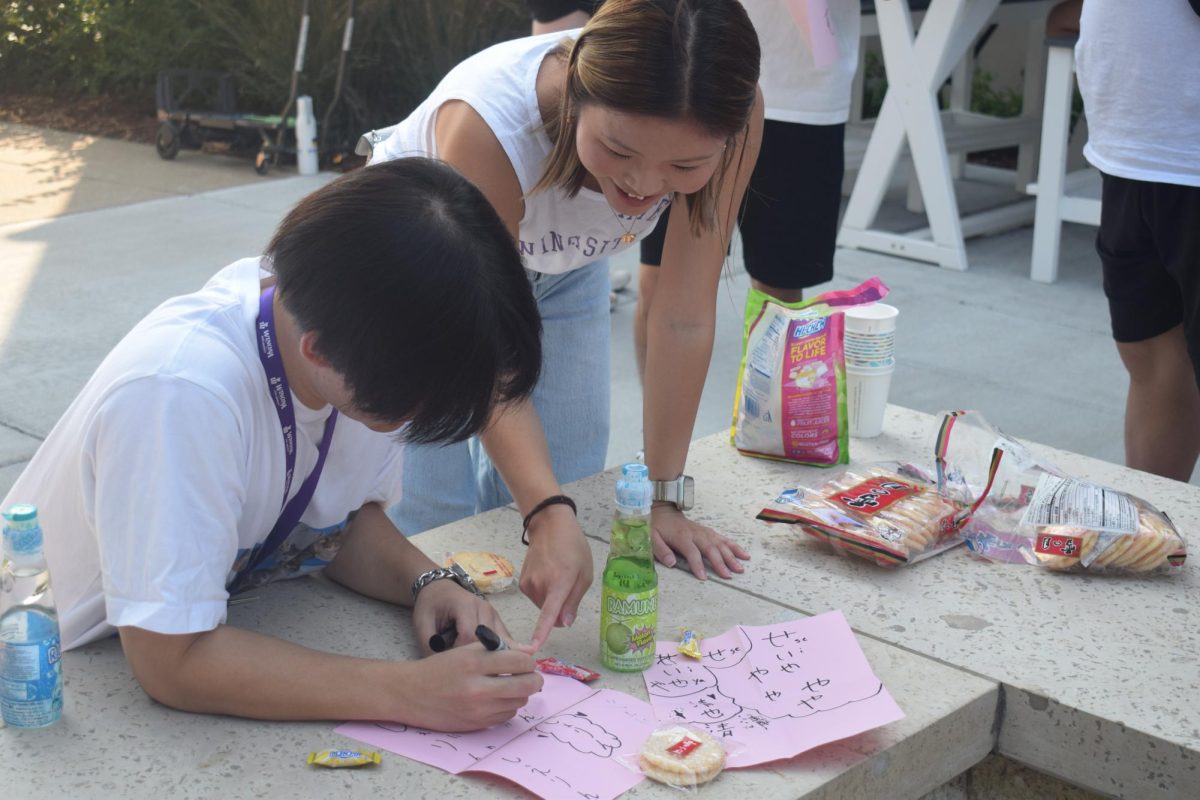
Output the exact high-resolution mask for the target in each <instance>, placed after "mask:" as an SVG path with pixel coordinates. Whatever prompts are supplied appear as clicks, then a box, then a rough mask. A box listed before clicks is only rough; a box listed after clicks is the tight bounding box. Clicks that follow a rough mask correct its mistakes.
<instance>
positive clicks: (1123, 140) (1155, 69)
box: [1075, 0, 1200, 186]
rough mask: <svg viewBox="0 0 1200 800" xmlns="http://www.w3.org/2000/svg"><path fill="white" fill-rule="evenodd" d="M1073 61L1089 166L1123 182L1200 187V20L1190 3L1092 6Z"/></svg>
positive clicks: (1103, 1) (1161, 0) (1097, 1)
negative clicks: (1079, 95)
mask: <svg viewBox="0 0 1200 800" xmlns="http://www.w3.org/2000/svg"><path fill="white" fill-rule="evenodd" d="M1075 58H1076V61H1077V74H1078V79H1079V92H1080V94H1082V95H1083V107H1084V111H1085V112H1086V113H1087V121H1088V142H1087V144H1086V145H1085V146H1084V148H1083V154H1084V156H1085V157H1086V158H1087V160H1088V161H1089V162H1091V164H1092V165H1093V166H1095V167H1096V168H1097V169H1099V170H1102V171H1103V172H1106V173H1108V174H1109V175H1115V176H1117V177H1120V178H1128V179H1130V180H1138V181H1149V182H1151V183H1172V184H1178V185H1182V186H1200V16H1197V14H1196V12H1195V11H1193V10H1192V7H1191V5H1190V4H1189V3H1188V2H1187V0H1145V2H1137V3H1135V2H1130V0H1087V2H1086V3H1084V4H1083V15H1082V17H1081V18H1080V20H1079V42H1078V44H1076V45H1075Z"/></svg>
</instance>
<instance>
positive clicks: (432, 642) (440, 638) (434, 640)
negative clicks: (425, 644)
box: [429, 622, 458, 653]
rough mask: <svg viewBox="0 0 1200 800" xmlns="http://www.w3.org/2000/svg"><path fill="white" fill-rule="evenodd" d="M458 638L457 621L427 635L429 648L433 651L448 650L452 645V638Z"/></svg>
mask: <svg viewBox="0 0 1200 800" xmlns="http://www.w3.org/2000/svg"><path fill="white" fill-rule="evenodd" d="M457 638H458V623H456V622H451V623H450V624H449V625H447V626H446V627H444V628H442V629H441V630H440V631H438V632H437V633H435V634H434V635H433V636H430V637H429V649H430V650H432V651H433V652H435V653H440V652H442V651H443V650H449V649H450V648H451V647H454V640H455V639H457Z"/></svg>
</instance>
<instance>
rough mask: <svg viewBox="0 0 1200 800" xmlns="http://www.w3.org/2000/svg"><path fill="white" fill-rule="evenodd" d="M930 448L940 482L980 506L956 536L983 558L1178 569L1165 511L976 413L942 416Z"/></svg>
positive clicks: (1179, 555) (1178, 543) (1128, 571)
mask: <svg viewBox="0 0 1200 800" xmlns="http://www.w3.org/2000/svg"><path fill="white" fill-rule="evenodd" d="M989 453H991V454H993V455H992V456H991V457H990V458H989V456H988V454H989ZM996 453H1000V455H999V456H998V457H997V456H996V455H995V454H996ZM936 456H937V467H938V469H937V471H938V489H939V491H940V492H941V493H942V494H943V495H945V496H948V497H952V498H954V499H956V500H958V501H960V502H971V503H973V504H975V505H977V506H978V508H977V510H976V511H975V513H974V514H973V516H972V517H971V519H970V521H969V522H968V523H967V525H966V527H965V528H964V529H963V535H964V538H965V539H966V542H967V547H968V548H969V549H970V551H971V552H972V553H973V554H974V555H976V556H978V557H980V558H983V559H986V560H988V561H998V562H1008V563H1017V564H1030V565H1033V566H1038V567H1042V568H1044V569H1051V570H1056V571H1060V572H1084V573H1110V574H1113V573H1115V574H1124V575H1138V576H1143V575H1169V574H1173V573H1178V572H1180V571H1181V568H1182V566H1183V563H1184V559H1185V558H1186V556H1187V547H1186V545H1185V543H1184V539H1183V537H1182V536H1181V535H1180V534H1179V531H1178V530H1176V528H1175V526H1174V524H1172V522H1171V520H1170V519H1168V517H1167V515H1166V514H1163V513H1162V512H1161V511H1159V510H1158V509H1157V508H1155V507H1154V506H1153V505H1151V504H1150V503H1148V502H1147V501H1145V500H1143V499H1141V498H1140V497H1134V496H1133V495H1131V494H1127V493H1125V492H1122V491H1119V490H1117V489H1113V488H1110V487H1108V486H1101V485H1099V484H1096V483H1092V482H1090V481H1087V480H1083V479H1080V478H1076V477H1074V476H1071V475H1068V474H1067V473H1065V472H1063V471H1062V470H1060V469H1058V467H1056V466H1055V465H1053V464H1050V463H1049V462H1047V461H1046V460H1044V459H1042V458H1040V457H1038V456H1036V455H1035V454H1034V453H1032V452H1031V451H1030V450H1029V449H1028V448H1026V447H1025V446H1024V445H1022V444H1021V443H1020V442H1018V441H1016V440H1014V439H1010V438H1009V437H1007V436H1005V435H1004V434H1003V433H1001V432H1000V431H999V430H997V429H996V428H994V427H992V426H991V425H989V424H988V422H987V420H985V419H984V418H983V417H982V416H981V415H980V414H978V413H977V412H974V411H955V412H951V413H949V414H946V415H945V417H944V418H943V421H942V426H941V431H940V432H939V434H938V444H937V448H936Z"/></svg>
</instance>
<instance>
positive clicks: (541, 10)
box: [525, 0, 604, 36]
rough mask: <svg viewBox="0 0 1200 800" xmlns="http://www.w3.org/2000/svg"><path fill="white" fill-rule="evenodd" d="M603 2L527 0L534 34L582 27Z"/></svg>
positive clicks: (596, 0)
mask: <svg viewBox="0 0 1200 800" xmlns="http://www.w3.org/2000/svg"><path fill="white" fill-rule="evenodd" d="M603 4H604V0H525V5H527V6H528V7H529V13H530V15H531V16H532V17H533V30H532V33H533V35H534V36H541V35H542V34H543V33H554V32H556V31H569V30H572V29H574V28H582V27H583V26H584V25H585V24H586V23H587V21H588V20H589V19H591V18H592V14H595V13H596V9H597V8H599V7H600V6H602V5H603Z"/></svg>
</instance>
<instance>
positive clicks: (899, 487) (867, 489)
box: [829, 478, 921, 514]
mask: <svg viewBox="0 0 1200 800" xmlns="http://www.w3.org/2000/svg"><path fill="white" fill-rule="evenodd" d="M920 492H921V487H920V486H914V485H913V484H911V483H903V482H901V481H897V480H891V479H889V478H871V479H870V480H867V481H863V482H862V483H860V484H858V485H857V486H855V487H853V488H851V489H849V490H848V491H845V492H836V493H834V494H831V495H829V499H830V500H832V501H833V502H835V503H837V504H838V505H841V506H842V507H844V508H848V509H849V510H851V511H857V512H859V513H860V514H875V513H877V512H879V511H882V510H883V509H885V508H887V507H888V506H890V505H892V504H893V503H895V502H896V501H897V500H900V499H902V498H905V497H909V496H911V495H914V494H919V493H920Z"/></svg>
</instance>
